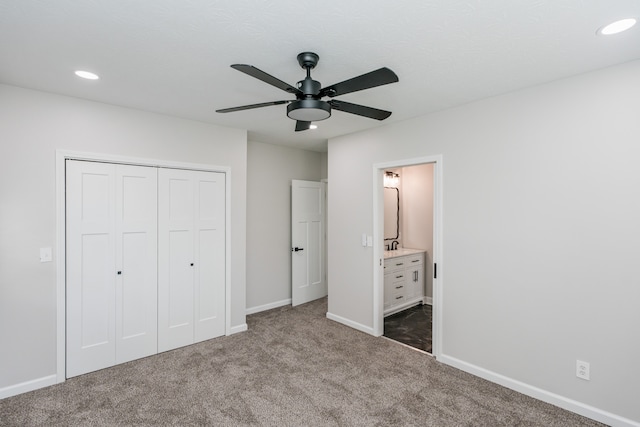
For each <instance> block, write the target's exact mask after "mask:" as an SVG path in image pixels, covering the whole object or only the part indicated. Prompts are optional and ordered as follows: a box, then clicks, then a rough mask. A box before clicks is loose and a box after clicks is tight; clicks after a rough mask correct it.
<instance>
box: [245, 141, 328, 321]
mask: <svg viewBox="0 0 640 427" xmlns="http://www.w3.org/2000/svg"><path fill="white" fill-rule="evenodd" d="M326 159H327V154H326V153H318V152H312V151H306V150H300V149H296V148H290V147H283V146H277V145H270V144H262V143H259V142H252V141H249V144H248V151H247V310H248V311H249V313H253V312H257V311H262V310H265V309H269V308H273V307H277V306H280V305H284V304H290V303H291V180H292V179H300V180H308V181H320V180H321V179H323V178H326V177H327V169H326V164H327V161H326Z"/></svg>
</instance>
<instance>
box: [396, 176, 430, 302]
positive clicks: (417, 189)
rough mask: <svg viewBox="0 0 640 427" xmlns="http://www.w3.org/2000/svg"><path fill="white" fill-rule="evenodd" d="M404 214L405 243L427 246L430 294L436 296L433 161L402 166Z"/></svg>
mask: <svg viewBox="0 0 640 427" xmlns="http://www.w3.org/2000/svg"><path fill="white" fill-rule="evenodd" d="M400 180H401V181H402V190H401V191H402V192H401V194H400V204H401V207H400V215H401V217H402V219H401V225H402V228H401V230H402V238H403V247H405V248H415V249H424V250H426V251H427V253H426V258H425V279H426V287H427V289H426V295H427V297H428V298H432V297H433V165H432V164H424V165H416V166H409V167H405V168H402V170H401V172H400Z"/></svg>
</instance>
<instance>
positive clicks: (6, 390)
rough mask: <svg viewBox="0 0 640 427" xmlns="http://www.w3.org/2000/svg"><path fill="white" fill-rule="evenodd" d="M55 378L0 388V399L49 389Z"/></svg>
mask: <svg viewBox="0 0 640 427" xmlns="http://www.w3.org/2000/svg"><path fill="white" fill-rule="evenodd" d="M56 379H57V376H56V375H55V374H53V375H49V376H46V377H42V378H37V379H35V380H31V381H25V382H23V383H20V384H15V385H10V386H8V387H3V388H0V399H5V398H7V397H11V396H15V395H18V394H22V393H26V392H28V391H33V390H37V389H39V388H43V387H49V386H50V385H54V384H56V383H57V380H56Z"/></svg>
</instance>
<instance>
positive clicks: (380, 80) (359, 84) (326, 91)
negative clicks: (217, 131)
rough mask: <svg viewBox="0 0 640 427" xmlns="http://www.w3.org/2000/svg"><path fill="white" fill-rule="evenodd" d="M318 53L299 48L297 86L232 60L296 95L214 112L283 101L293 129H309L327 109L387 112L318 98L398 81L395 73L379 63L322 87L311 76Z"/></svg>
mask: <svg viewBox="0 0 640 427" xmlns="http://www.w3.org/2000/svg"><path fill="white" fill-rule="evenodd" d="M319 60H320V57H319V56H318V55H316V54H315V53H313V52H302V53H301V54H299V55H298V63H299V64H300V66H301V67H302V68H304V69H305V70H307V77H306V78H305V79H304V80H300V81H299V82H298V84H297V87H293V86H291V85H290V84H288V83H285V82H283V81H282V80H279V79H277V78H275V77H273V76H272V75H270V74H267V73H265V72H264V71H262V70H259V69H258V68H256V67H254V66H252V65H246V64H233V65H232V66H231V68H234V69H236V70H238V71H242V72H243V73H245V74H248V75H250V76H251V77H255V78H256V79H258V80H262V81H263V82H265V83H268V84H270V85H272V86H275V87H277V88H278V89H282V90H284V91H285V92H288V93H291V94H293V95H295V96H296V99H292V100H285V101H272V102H263V103H260V104H251V105H243V106H241V107H233V108H223V109H221V110H216V112H217V113H231V112H234V111H242V110H250V109H253V108H261V107H268V106H271V105H281V104H289V105H287V116H289V118H291V119H293V120H296V132H299V131H303V130H307V129H309V127H310V126H311V122H316V121H319V120H324V119H328V118H329V117H331V109H332V108H333V109H335V110H339V111H344V112H345V113H351V114H356V115H358V116H363V117H368V118H370V119H376V120H384V119H386V118H387V117H389V116H390V115H391V111H385V110H379V109H377V108H372V107H365V106H364V105H358V104H352V103H350V102H346V101H340V100H337V99H331V100H329V101H323V100H322V98H324V97H329V98H333V97H335V96H339V95H344V94H347V93H351V92H356V91H359V90H363V89H370V88H372V87H376V86H382V85H386V84H389V83H395V82H397V81H398V76H397V75H396V74H395V73H394V72H393V71H391V70H390V69H388V68H386V67H383V68H380V69H378V70H375V71H371V72H370V73H367V74H363V75H361V76H358V77H354V78H352V79H349V80H345V81H343V82H340V83H336V84H333V85H331V86H327V87H325V88H323V87H322V85H321V84H320V82H319V81H317V80H313V79H312V78H311V70H312V69H314V68H315V66H316V65H317V64H318V61H319Z"/></svg>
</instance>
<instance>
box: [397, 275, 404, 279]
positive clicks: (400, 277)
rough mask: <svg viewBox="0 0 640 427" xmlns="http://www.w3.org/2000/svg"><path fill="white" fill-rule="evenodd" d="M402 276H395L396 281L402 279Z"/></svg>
mask: <svg viewBox="0 0 640 427" xmlns="http://www.w3.org/2000/svg"><path fill="white" fill-rule="evenodd" d="M403 277H404V276H403V275H400V276H396V279H402V278H403Z"/></svg>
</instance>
